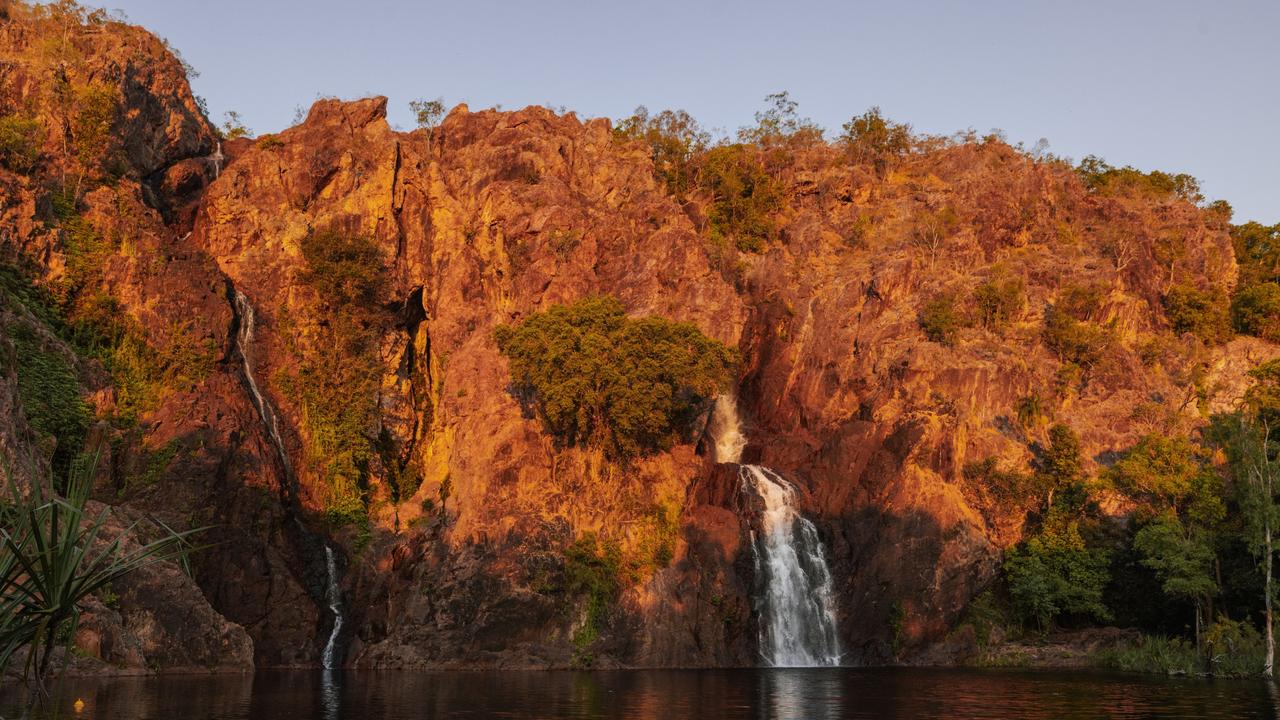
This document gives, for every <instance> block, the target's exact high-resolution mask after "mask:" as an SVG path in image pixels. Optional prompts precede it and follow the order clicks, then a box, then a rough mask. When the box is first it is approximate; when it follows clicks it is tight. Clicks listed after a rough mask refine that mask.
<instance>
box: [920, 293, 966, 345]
mask: <svg viewBox="0 0 1280 720" xmlns="http://www.w3.org/2000/svg"><path fill="white" fill-rule="evenodd" d="M916 320H917V322H919V324H920V329H921V330H922V331H924V336H925V337H927V338H929V341H930V342H936V343H942V344H943V345H954V344H955V342H956V334H957V333H959V332H960V328H961V327H963V326H964V322H963V319H962V318H961V317H960V311H959V310H958V309H957V308H956V300H955V298H954V297H952V296H951V295H946V294H944V295H939V296H937V297H935V298H933V299H932V300H930V301H929V302H927V303H925V304H924V306H923V307H921V308H920V314H919V316H918V317H917V318H916Z"/></svg>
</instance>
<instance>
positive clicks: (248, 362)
mask: <svg viewBox="0 0 1280 720" xmlns="http://www.w3.org/2000/svg"><path fill="white" fill-rule="evenodd" d="M230 293H231V299H232V301H233V302H234V303H235V308H236V316H237V317H238V318H239V321H240V327H239V329H238V330H237V331H236V350H237V351H238V352H239V354H240V361H241V363H242V367H243V370H244V380H245V383H246V384H247V385H248V386H249V394H250V395H251V396H252V397H253V404H254V406H255V407H256V408H257V410H258V416H259V417H260V418H261V419H262V425H263V427H265V428H266V430H267V436H268V437H269V438H270V439H271V444H272V445H273V446H274V447H275V449H276V454H277V455H278V456H279V457H280V463H281V465H282V466H283V468H284V473H285V483H286V484H287V485H288V486H289V487H290V488H291V491H292V486H293V483H294V474H293V464H292V463H290V462H289V453H287V452H286V451H285V449H284V440H283V438H281V436H280V425H279V423H278V421H277V420H276V412H275V409H274V408H273V407H272V406H271V402H270V401H269V400H267V398H266V397H265V396H264V395H263V394H262V392H261V391H260V390H259V389H258V381H257V378H256V376H255V375H254V373H253V355H252V349H253V331H254V314H253V305H252V303H250V302H249V298H248V297H246V296H245V294H244V293H242V292H240V290H238V289H236V288H234V287H232V288H231V289H230ZM298 527H299V528H300V529H302V530H303V531H304V532H305V530H306V529H305V528H303V527H302V524H301V523H298ZM324 559H325V572H326V575H325V599H326V601H327V602H328V603H329V610H330V611H331V612H332V613H333V630H332V631H331V632H330V633H329V640H328V642H326V643H325V647H324V653H323V654H322V655H321V661H322V663H323V665H324V667H325V669H332V668H333V667H334V666H335V665H336V664H337V663H336V657H337V652H338V640H339V636H340V634H341V632H342V622H343V617H342V591H341V590H340V589H339V586H338V565H337V561H336V560H335V559H334V555H333V548H332V547H330V546H329V545H325V546H324Z"/></svg>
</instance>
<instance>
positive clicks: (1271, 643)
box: [1262, 498, 1276, 677]
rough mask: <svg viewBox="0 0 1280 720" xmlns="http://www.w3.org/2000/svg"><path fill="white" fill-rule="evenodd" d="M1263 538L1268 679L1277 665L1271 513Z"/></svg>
mask: <svg viewBox="0 0 1280 720" xmlns="http://www.w3.org/2000/svg"><path fill="white" fill-rule="evenodd" d="M1268 504H1270V498H1268ZM1267 509H1268V510H1270V508H1267ZM1263 538H1264V541H1263V542H1264V549H1263V551H1264V552H1265V553H1266V554H1267V558H1266V570H1265V572H1266V578H1267V579H1266V582H1265V583H1264V584H1263V588H1262V592H1263V603H1264V605H1265V606H1266V608H1267V613H1266V623H1267V657H1266V660H1264V661H1263V665H1262V674H1263V675H1265V676H1266V677H1271V675H1272V668H1273V665H1274V664H1275V656H1276V641H1275V636H1274V634H1273V632H1272V629H1271V515H1270V513H1268V514H1267V520H1266V523H1265V526H1264V530H1263Z"/></svg>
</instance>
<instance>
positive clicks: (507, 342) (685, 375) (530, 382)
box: [494, 297, 738, 458]
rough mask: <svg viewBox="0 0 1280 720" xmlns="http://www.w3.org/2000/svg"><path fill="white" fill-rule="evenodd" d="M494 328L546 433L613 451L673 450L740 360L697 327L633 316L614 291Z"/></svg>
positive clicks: (519, 389) (516, 385)
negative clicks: (674, 444) (614, 295)
mask: <svg viewBox="0 0 1280 720" xmlns="http://www.w3.org/2000/svg"><path fill="white" fill-rule="evenodd" d="M494 335H495V337H496V339H497V342H498V348H499V349H500V350H501V352H502V354H503V355H505V356H506V357H507V359H508V361H509V363H510V365H509V367H510V372H511V380H512V385H511V387H512V391H513V392H514V393H515V394H516V396H517V397H519V398H520V400H521V401H522V403H523V404H524V405H525V406H526V408H527V409H529V410H531V411H532V412H534V413H535V414H536V415H537V416H538V418H539V419H540V420H542V423H543V426H544V427H545V428H546V430H547V432H548V433H550V434H551V435H553V436H554V437H555V438H556V440H557V441H558V442H559V443H560V444H562V445H566V446H573V445H593V446H596V447H600V448H603V449H604V450H605V451H606V452H607V453H608V454H609V455H610V456H613V457H617V458H627V457H632V456H637V455H644V454H648V453H653V452H657V451H661V450H666V449H668V448H670V447H671V445H672V444H673V442H674V441H675V439H676V438H677V437H678V436H679V435H680V434H681V433H682V432H683V431H684V430H685V429H686V428H687V427H688V426H689V423H690V422H691V421H692V419H693V418H694V417H695V416H696V414H697V413H698V412H700V411H701V410H702V409H703V408H704V407H705V405H706V403H707V402H709V401H710V400H711V399H712V398H714V397H715V396H716V395H717V394H718V393H720V392H721V391H722V390H723V389H724V388H726V387H727V386H728V385H729V383H730V382H731V381H732V379H733V370H734V367H735V366H736V365H737V362H738V353H737V351H735V350H734V349H732V348H729V347H727V346H725V345H723V344H721V343H719V342H717V341H715V340H712V339H710V338H708V337H706V336H704V335H703V334H702V333H701V332H699V331H698V329H697V328H696V327H694V326H693V325H691V324H689V323H678V322H672V321H670V320H666V319H663V318H657V317H645V318H629V317H627V315H626V312H625V311H624V309H623V307H622V304H621V303H619V302H618V301H617V300H616V299H614V298H610V297H595V298H586V299H583V300H579V301H578V302H575V303H574V304H572V305H557V306H555V307H552V308H550V309H548V310H546V311H543V312H539V313H534V314H533V315H531V316H529V317H528V318H526V319H525V320H524V321H523V322H521V323H520V324H519V325H515V326H507V325H504V326H501V327H499V328H498V329H497V330H496V331H495V333H494Z"/></svg>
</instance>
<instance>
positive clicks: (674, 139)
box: [613, 105, 711, 200]
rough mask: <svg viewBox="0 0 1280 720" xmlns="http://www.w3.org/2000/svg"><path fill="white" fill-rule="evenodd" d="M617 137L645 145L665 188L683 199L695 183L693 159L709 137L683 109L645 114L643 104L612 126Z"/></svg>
mask: <svg viewBox="0 0 1280 720" xmlns="http://www.w3.org/2000/svg"><path fill="white" fill-rule="evenodd" d="M613 135H614V137H615V138H617V139H618V140H622V141H632V140H636V141H639V142H642V143H644V144H645V145H648V146H649V152H650V155H651V156H652V158H653V171H654V173H655V174H656V175H657V176H658V179H660V180H662V182H663V183H665V184H666V186H667V190H668V191H670V192H671V194H672V195H674V196H675V197H676V198H677V199H680V200H683V199H684V198H685V196H686V195H687V194H688V193H689V191H690V190H692V189H693V188H694V186H695V184H696V182H697V158H698V155H699V154H700V153H702V152H703V151H704V150H705V149H706V148H707V145H709V144H710V142H711V136H710V135H709V134H708V133H707V132H706V131H705V130H703V129H702V127H701V126H699V125H698V121H697V120H694V119H693V117H692V116H690V115H689V113H687V112H685V111H684V110H663V111H662V112H660V113H658V114H657V115H652V116H651V115H649V110H648V109H647V108H645V107H644V106H643V105H642V106H640V107H638V108H636V111H635V113H633V114H632V115H631V117H628V118H625V119H623V120H619V121H618V126H617V127H615V128H614V129H613Z"/></svg>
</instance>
